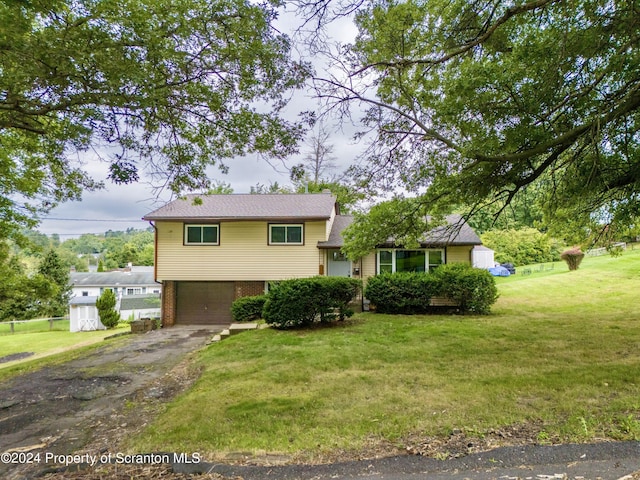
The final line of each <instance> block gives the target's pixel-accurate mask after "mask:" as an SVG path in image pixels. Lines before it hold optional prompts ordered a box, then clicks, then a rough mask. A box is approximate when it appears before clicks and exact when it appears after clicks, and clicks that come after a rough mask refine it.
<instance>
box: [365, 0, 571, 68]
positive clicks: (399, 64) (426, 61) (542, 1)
mask: <svg viewBox="0 0 640 480" xmlns="http://www.w3.org/2000/svg"><path fill="white" fill-rule="evenodd" d="M560 1H562V0H536V1H532V2H529V3H525V4H523V5H519V6H515V7H510V8H508V9H507V10H506V11H505V13H504V14H503V15H502V16H501V17H500V18H498V19H497V20H496V21H495V23H494V24H493V25H490V26H486V27H485V29H484V31H483V33H482V34H481V35H479V36H477V37H476V38H474V39H473V40H471V41H469V42H467V43H465V44H464V45H461V46H459V47H457V48H455V49H453V50H451V51H450V52H448V53H445V54H444V55H442V56H440V57H437V58H420V59H408V58H403V59H401V60H395V61H390V62H375V63H371V64H368V65H365V66H363V67H362V68H359V69H358V70H356V71H354V72H353V73H352V75H353V76H357V75H360V74H362V73H364V72H365V71H367V70H369V69H371V68H377V67H385V68H406V67H410V66H412V65H439V64H443V63H446V62H448V61H449V60H451V59H452V58H455V57H457V56H459V55H462V54H464V53H466V52H469V51H470V50H471V49H473V48H474V47H477V46H478V45H481V44H482V43H484V42H486V41H487V40H488V39H489V38H490V37H491V36H492V35H493V34H494V33H495V32H496V30H498V28H500V26H502V25H504V24H505V23H507V22H508V21H509V20H510V19H511V18H513V17H515V16H516V15H521V14H523V13H526V12H531V11H534V10H537V9H539V8H542V7H545V6H546V5H548V4H551V3H557V2H560Z"/></svg>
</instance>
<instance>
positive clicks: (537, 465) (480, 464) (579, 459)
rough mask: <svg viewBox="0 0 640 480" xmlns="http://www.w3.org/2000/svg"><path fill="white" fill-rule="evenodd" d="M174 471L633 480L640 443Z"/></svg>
mask: <svg viewBox="0 0 640 480" xmlns="http://www.w3.org/2000/svg"><path fill="white" fill-rule="evenodd" d="M174 470H175V471H179V472H185V473H187V472H198V471H199V472H215V473H218V474H221V475H224V476H229V477H235V476H240V477H242V478H243V479H244V480H268V479H278V480H311V479H313V480H323V479H333V480H347V479H349V480H422V479H429V480H444V479H447V480H464V479H473V480H493V479H500V480H519V479H533V480H565V479H567V480H569V479H576V480H596V479H602V480H617V479H623V478H624V479H625V480H631V479H632V478H633V479H634V480H637V479H640V442H613V443H596V444H585V445H573V444H572V445H556V446H524V447H503V448H498V449H495V450H492V451H489V452H483V453H478V454H474V455H469V456H467V457H462V458H457V459H453V460H436V459H432V458H424V457H418V456H401V457H393V458H386V459H379V460H372V461H360V462H346V463H339V464H334V465H317V466H296V465H289V466H281V467H247V466H228V465H220V464H217V465H216V464H200V465H174ZM634 472H637V473H636V475H633V473H634Z"/></svg>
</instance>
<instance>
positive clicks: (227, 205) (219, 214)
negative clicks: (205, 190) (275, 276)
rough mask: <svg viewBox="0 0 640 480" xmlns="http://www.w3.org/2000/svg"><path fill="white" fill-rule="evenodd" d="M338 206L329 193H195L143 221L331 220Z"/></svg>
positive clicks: (158, 210) (168, 205) (144, 218)
mask: <svg viewBox="0 0 640 480" xmlns="http://www.w3.org/2000/svg"><path fill="white" fill-rule="evenodd" d="M197 199H200V200H201V203H200V202H199V201H198V200H197ZM335 204H336V197H334V196H333V195H331V194H328V193H308V194H267V195H257V194H230V195H195V194H194V195H187V196H186V197H183V198H180V199H177V200H174V201H173V202H170V203H168V204H167V205H165V206H163V207H160V208H159V209H157V210H155V211H153V212H151V213H148V214H147V215H145V216H144V217H143V220H280V221H284V220H300V219H307V220H313V219H318V220H322V219H328V218H330V217H331V213H332V212H333V209H334V208H335Z"/></svg>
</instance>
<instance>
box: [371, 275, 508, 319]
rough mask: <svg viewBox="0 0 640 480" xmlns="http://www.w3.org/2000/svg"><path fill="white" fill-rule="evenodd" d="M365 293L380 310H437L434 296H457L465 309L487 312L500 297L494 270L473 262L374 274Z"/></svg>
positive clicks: (415, 311)
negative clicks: (490, 271)
mask: <svg viewBox="0 0 640 480" xmlns="http://www.w3.org/2000/svg"><path fill="white" fill-rule="evenodd" d="M364 293H365V297H366V298H367V299H369V301H370V302H371V303H372V304H373V305H375V308H376V311H377V312H379V313H391V314H408V315H411V314H418V313H428V312H429V311H432V310H433V307H431V305H430V301H431V298H433V297H445V298H449V299H451V300H453V301H454V302H455V303H456V304H457V305H458V307H459V310H460V312H461V313H475V314H487V313H489V312H490V310H491V305H493V304H494V303H495V301H496V300H497V299H498V289H497V287H496V285H495V279H494V278H493V276H491V274H490V273H489V272H488V271H486V270H482V269H479V268H473V267H472V266H471V265H467V264H463V263H455V264H449V265H441V266H440V267H438V268H437V269H436V270H435V271H434V272H432V273H415V272H401V273H384V274H380V275H376V276H375V277H371V278H370V279H369V281H368V283H367V287H366V289H365V292H364Z"/></svg>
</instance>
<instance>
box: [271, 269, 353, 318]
mask: <svg viewBox="0 0 640 480" xmlns="http://www.w3.org/2000/svg"><path fill="white" fill-rule="evenodd" d="M359 289H360V282H359V281H358V280H355V279H352V278H344V277H312V278H296V279H292V280H285V281H282V282H279V283H278V284H277V285H276V286H275V287H273V288H272V289H271V291H270V292H269V294H268V295H267V301H266V302H265V304H264V309H263V311H262V316H263V318H264V320H265V321H266V322H267V323H268V324H269V325H272V326H274V327H276V328H292V327H303V326H309V325H312V324H314V323H316V322H330V321H333V320H335V319H336V318H339V319H340V320H343V319H344V318H345V317H348V316H351V315H352V314H353V312H352V311H351V310H349V308H348V304H349V302H351V301H352V300H353V299H355V297H356V295H357V293H358V291H359Z"/></svg>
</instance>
